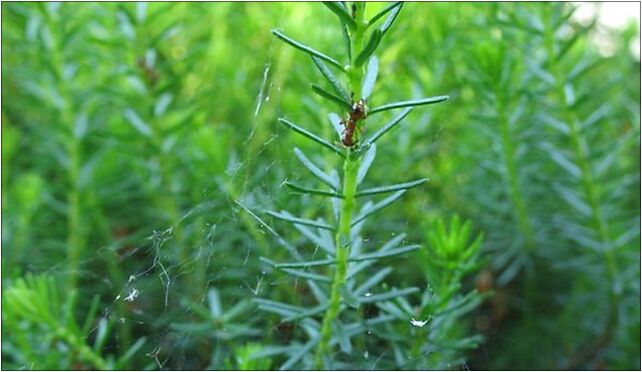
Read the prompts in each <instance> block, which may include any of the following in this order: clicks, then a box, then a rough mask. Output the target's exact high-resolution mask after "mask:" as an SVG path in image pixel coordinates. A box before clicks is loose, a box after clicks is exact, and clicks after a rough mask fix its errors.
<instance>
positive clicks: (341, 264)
mask: <svg viewBox="0 0 642 372" xmlns="http://www.w3.org/2000/svg"><path fill="white" fill-rule="evenodd" d="M359 164H360V160H358V159H352V158H351V157H350V156H347V157H346V160H345V162H344V166H343V172H344V173H343V174H344V184H343V195H344V196H345V198H344V199H343V200H342V202H341V212H340V218H339V229H338V231H337V234H336V243H335V244H336V247H337V253H336V260H337V265H336V267H335V271H334V280H333V282H332V289H331V294H330V306H329V308H328V311H327V312H326V313H325V316H324V317H323V323H322V326H321V339H320V341H319V346H318V348H317V354H316V361H315V368H317V369H320V368H322V367H323V357H324V356H325V355H326V354H327V353H328V348H329V343H330V338H331V336H332V324H333V323H334V321H335V319H336V318H337V315H338V314H339V310H340V306H341V289H342V288H343V286H344V284H345V282H346V274H347V271H348V258H349V257H350V231H351V229H350V222H351V220H352V212H353V211H354V207H355V194H356V191H357V172H358V170H359Z"/></svg>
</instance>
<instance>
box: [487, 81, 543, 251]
mask: <svg viewBox="0 0 642 372" xmlns="http://www.w3.org/2000/svg"><path fill="white" fill-rule="evenodd" d="M496 88H497V92H496V94H495V95H496V97H497V107H496V109H497V115H498V119H499V125H500V127H501V140H502V150H503V155H504V165H505V166H506V175H507V177H508V185H509V193H510V198H511V201H512V202H513V205H514V206H515V217H516V218H517V223H518V225H519V228H520V230H521V233H522V234H523V235H524V240H525V247H526V249H527V250H529V251H530V250H531V249H533V247H534V242H533V228H532V227H531V223H530V220H529V218H528V212H527V211H526V207H525V204H524V197H523V195H522V192H521V188H520V187H519V182H518V174H517V165H516V163H515V156H516V155H515V143H514V142H513V138H512V136H511V133H510V128H509V123H508V119H507V118H506V95H505V94H504V92H502V90H501V87H499V84H498V86H497V87H496Z"/></svg>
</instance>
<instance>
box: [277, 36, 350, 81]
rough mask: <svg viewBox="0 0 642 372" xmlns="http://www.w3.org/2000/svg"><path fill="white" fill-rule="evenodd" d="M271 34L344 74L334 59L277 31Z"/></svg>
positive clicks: (341, 67) (339, 64)
mask: <svg viewBox="0 0 642 372" xmlns="http://www.w3.org/2000/svg"><path fill="white" fill-rule="evenodd" d="M272 33H273V34H274V36H276V37H278V38H279V39H281V40H283V41H285V42H286V43H288V44H290V45H292V46H293V47H295V48H297V49H299V50H301V51H303V52H305V53H308V54H310V55H312V56H316V57H318V58H320V59H322V60H324V61H326V62H328V63H329V64H331V65H334V66H335V67H337V68H338V69H340V70H341V71H344V72H345V69H344V68H343V66H342V65H341V63H339V62H338V61H337V60H336V59H334V58H332V57H328V56H326V55H325V54H323V53H321V52H319V51H317V50H315V49H313V48H311V47H309V46H307V45H305V44H302V43H300V42H298V41H296V40H294V39H292V38H290V37H288V36H286V35H284V34H283V33H282V32H280V31H279V30H272Z"/></svg>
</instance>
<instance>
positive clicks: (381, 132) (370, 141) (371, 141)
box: [365, 107, 412, 146]
mask: <svg viewBox="0 0 642 372" xmlns="http://www.w3.org/2000/svg"><path fill="white" fill-rule="evenodd" d="M410 111H412V107H408V108H406V109H405V110H403V111H402V112H401V113H399V115H397V116H395V117H394V118H393V119H392V120H390V121H389V122H388V123H387V124H386V125H384V126H383V127H381V128H380V129H379V130H378V131H376V132H375V134H373V135H372V137H370V139H368V141H367V142H366V145H365V146H371V145H373V144H374V143H375V142H376V141H377V140H378V139H379V138H381V136H383V135H384V134H386V133H387V132H388V131H389V130H390V129H392V128H393V127H394V126H395V125H397V124H399V123H400V122H401V121H402V120H403V119H404V118H405V117H406V116H407V115H408V114H409V113H410Z"/></svg>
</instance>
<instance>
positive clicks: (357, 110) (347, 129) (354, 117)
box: [341, 99, 368, 147]
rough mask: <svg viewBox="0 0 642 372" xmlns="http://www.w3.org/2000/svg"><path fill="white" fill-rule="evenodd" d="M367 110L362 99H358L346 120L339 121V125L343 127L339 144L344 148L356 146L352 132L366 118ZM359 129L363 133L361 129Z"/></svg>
mask: <svg viewBox="0 0 642 372" xmlns="http://www.w3.org/2000/svg"><path fill="white" fill-rule="evenodd" d="M367 110H368V109H367V107H366V102H365V101H364V100H363V99H360V100H359V101H358V102H357V103H353V104H352V109H351V110H350V113H349V115H348V118H347V119H343V120H341V124H342V125H343V127H344V129H343V137H342V138H341V142H342V143H343V145H344V146H346V147H353V146H354V145H355V144H356V141H355V138H354V137H355V136H354V135H355V133H354V132H355V129H356V128H357V127H358V126H357V123H358V122H359V121H360V120H363V119H365V118H366V117H367V116H368V112H367ZM359 129H360V130H361V131H363V129H361V128H359Z"/></svg>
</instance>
